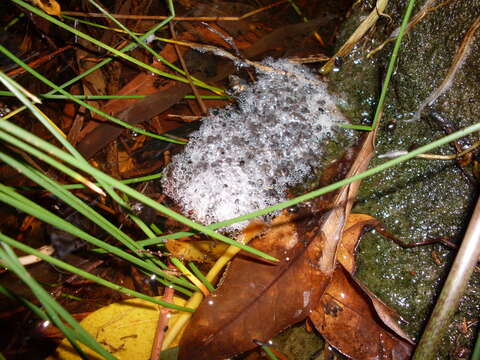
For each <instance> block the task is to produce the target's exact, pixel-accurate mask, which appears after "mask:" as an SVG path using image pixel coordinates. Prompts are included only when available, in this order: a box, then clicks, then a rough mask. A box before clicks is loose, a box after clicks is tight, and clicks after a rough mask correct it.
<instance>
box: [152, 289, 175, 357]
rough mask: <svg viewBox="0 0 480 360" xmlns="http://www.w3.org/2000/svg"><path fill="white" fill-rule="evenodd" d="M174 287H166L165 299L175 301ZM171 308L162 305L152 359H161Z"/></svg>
mask: <svg viewBox="0 0 480 360" xmlns="http://www.w3.org/2000/svg"><path fill="white" fill-rule="evenodd" d="M174 292H175V291H174V290H173V288H170V287H166V288H165V291H164V294H163V300H164V301H167V302H173V294H174ZM169 314H170V309H168V308H166V307H161V309H160V313H159V315H158V323H157V329H156V331H155V338H154V339H153V344H152V352H151V355H150V360H158V359H160V353H161V352H162V344H163V339H164V337H165V331H166V330H167V328H168V320H169Z"/></svg>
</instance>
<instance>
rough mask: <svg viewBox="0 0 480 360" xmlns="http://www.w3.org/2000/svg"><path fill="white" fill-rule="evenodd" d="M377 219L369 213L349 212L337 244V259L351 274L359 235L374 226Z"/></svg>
mask: <svg viewBox="0 0 480 360" xmlns="http://www.w3.org/2000/svg"><path fill="white" fill-rule="evenodd" d="M378 224H379V221H378V220H377V219H375V218H374V217H372V216H370V215H365V214H350V216H349V217H348V219H347V223H346V224H345V230H344V231H343V235H342V241H341V242H340V245H339V246H338V250H337V260H338V262H339V263H340V264H342V265H343V267H344V268H345V269H347V271H348V272H349V273H351V274H353V273H355V270H356V267H355V256H354V254H355V249H356V248H357V245H358V242H359V240H360V237H361V236H362V235H363V233H364V232H365V231H366V230H368V228H369V227H374V226H376V225H378Z"/></svg>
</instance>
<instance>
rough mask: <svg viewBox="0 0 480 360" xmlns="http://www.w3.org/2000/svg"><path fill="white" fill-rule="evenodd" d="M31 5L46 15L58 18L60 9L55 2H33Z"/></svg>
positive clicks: (53, 0)
mask: <svg viewBox="0 0 480 360" xmlns="http://www.w3.org/2000/svg"><path fill="white" fill-rule="evenodd" d="M33 4H34V5H36V6H38V7H39V8H40V9H42V10H43V11H45V12H46V13H47V14H48V15H54V16H60V12H61V11H62V9H61V8H60V5H59V4H58V2H56V1H55V0H33Z"/></svg>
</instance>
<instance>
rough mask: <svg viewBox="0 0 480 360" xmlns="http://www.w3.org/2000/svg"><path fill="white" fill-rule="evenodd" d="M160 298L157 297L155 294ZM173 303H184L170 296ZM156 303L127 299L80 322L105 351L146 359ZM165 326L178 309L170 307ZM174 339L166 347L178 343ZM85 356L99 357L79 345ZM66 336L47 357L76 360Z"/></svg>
mask: <svg viewBox="0 0 480 360" xmlns="http://www.w3.org/2000/svg"><path fill="white" fill-rule="evenodd" d="M159 299H160V297H159ZM174 302H175V304H177V305H180V306H184V304H185V300H184V299H182V298H179V297H174ZM159 310H160V306H159V305H156V304H152V303H151V302H148V301H145V300H142V299H129V300H125V301H122V302H119V303H115V304H110V305H108V306H105V307H103V308H101V309H98V310H97V311H95V312H93V313H91V314H90V315H88V316H87V317H86V318H85V319H83V320H82V321H81V322H80V325H81V326H82V327H83V328H84V329H85V330H86V331H88V332H89V333H90V334H91V335H92V336H93V337H94V338H95V340H97V342H98V343H100V344H101V345H102V346H103V347H105V349H106V350H107V351H109V352H110V353H111V354H112V355H113V356H115V357H116V358H118V359H120V360H122V359H126V360H134V359H149V358H150V351H151V349H152V343H153V340H154V336H155V330H156V327H157V321H158V315H159ZM172 314H173V316H172V317H171V318H170V319H169V325H170V324H171V323H172V322H173V321H175V320H176V318H177V317H178V312H176V311H175V310H172ZM181 335H182V334H179V336H178V337H177V339H176V341H174V342H173V343H172V344H171V345H170V346H171V347H175V346H177V345H178V339H180V337H181ZM81 348H82V349H83V350H84V351H85V354H86V355H87V356H88V358H89V359H92V360H97V359H98V360H100V359H102V358H101V357H100V356H99V355H97V354H95V353H94V352H93V351H92V350H90V349H88V348H87V347H85V346H83V345H81ZM79 359H81V357H80V356H78V355H77V353H76V352H75V350H74V349H73V348H72V346H71V344H70V343H69V342H68V340H67V339H64V340H63V341H62V342H61V343H60V345H59V346H58V347H57V350H56V353H55V354H54V355H52V356H50V357H49V358H48V360H79Z"/></svg>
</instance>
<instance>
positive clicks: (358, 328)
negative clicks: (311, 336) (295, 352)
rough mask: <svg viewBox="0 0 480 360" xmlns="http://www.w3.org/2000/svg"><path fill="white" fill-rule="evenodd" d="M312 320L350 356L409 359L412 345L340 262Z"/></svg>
mask: <svg viewBox="0 0 480 360" xmlns="http://www.w3.org/2000/svg"><path fill="white" fill-rule="evenodd" d="M310 319H311V320H312V322H313V323H314V325H315V327H316V328H317V330H318V331H319V332H320V333H321V334H322V336H323V337H324V338H325V340H326V341H327V342H328V343H329V344H330V345H332V346H333V347H335V348H336V349H337V350H338V351H340V352H341V353H342V354H344V355H347V356H348V357H350V358H353V359H357V360H367V359H368V360H375V359H379V360H380V359H382V360H400V359H409V358H410V355H411V352H412V349H413V345H412V344H411V343H410V342H408V341H406V340H404V339H402V338H400V337H399V336H397V335H395V334H394V333H392V332H391V331H390V329H389V328H388V327H386V326H385V325H384V323H383V322H382V321H381V319H380V318H379V317H378V314H377V312H376V309H375V307H374V306H373V303H372V302H371V301H370V298H369V297H368V295H367V294H366V293H365V292H364V291H363V290H362V288H361V287H360V286H359V285H358V283H357V282H356V281H354V280H353V279H352V278H351V275H350V274H349V272H348V271H346V270H345V269H344V268H343V267H342V266H341V265H338V266H337V268H336V270H335V273H334V275H333V277H332V280H331V281H330V284H329V285H328V287H327V289H326V290H325V293H324V295H323V296H322V298H321V301H320V303H319V304H318V306H317V308H316V309H314V311H313V312H312V313H311V314H310Z"/></svg>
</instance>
